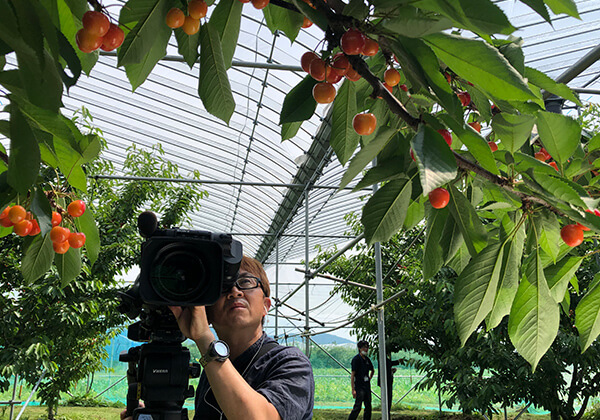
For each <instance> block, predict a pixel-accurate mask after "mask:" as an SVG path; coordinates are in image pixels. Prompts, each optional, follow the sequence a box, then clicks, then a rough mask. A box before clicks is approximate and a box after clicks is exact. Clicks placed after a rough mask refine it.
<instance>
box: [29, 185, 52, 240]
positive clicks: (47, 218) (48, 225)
mask: <svg viewBox="0 0 600 420" xmlns="http://www.w3.org/2000/svg"><path fill="white" fill-rule="evenodd" d="M31 212H32V213H33V214H34V215H35V216H36V218H37V221H38V225H39V226H40V229H41V231H42V232H41V234H42V235H46V234H47V233H49V232H50V229H52V208H51V207H50V202H49V201H48V198H47V197H46V194H45V193H44V190H43V189H41V188H36V189H35V192H34V194H33V198H32V200H31Z"/></svg>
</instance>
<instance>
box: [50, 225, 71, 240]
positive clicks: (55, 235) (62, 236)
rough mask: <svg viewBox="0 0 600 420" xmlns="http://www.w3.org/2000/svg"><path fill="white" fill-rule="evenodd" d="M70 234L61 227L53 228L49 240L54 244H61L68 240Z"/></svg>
mask: <svg viewBox="0 0 600 420" xmlns="http://www.w3.org/2000/svg"><path fill="white" fill-rule="evenodd" d="M70 234H71V232H70V231H69V229H67V228H64V227H61V226H55V227H53V228H52V230H51V231H50V240H51V241H52V242H54V243H62V242H65V241H66V240H67V239H69V235H70Z"/></svg>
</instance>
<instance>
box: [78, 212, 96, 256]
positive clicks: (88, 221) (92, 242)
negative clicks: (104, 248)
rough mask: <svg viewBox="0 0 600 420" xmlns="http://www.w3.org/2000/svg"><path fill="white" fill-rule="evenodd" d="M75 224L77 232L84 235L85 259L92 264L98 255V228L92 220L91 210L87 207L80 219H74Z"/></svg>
mask: <svg viewBox="0 0 600 420" xmlns="http://www.w3.org/2000/svg"><path fill="white" fill-rule="evenodd" d="M75 224H76V225H77V230H78V231H79V232H83V233H84V234H85V245H84V246H85V249H86V251H87V257H88V258H89V260H90V264H94V263H95V262H96V260H97V259H98V254H99V253H100V233H99V232H98V226H97V225H96V221H95V220H94V214H93V213H92V209H91V208H89V207H88V208H87V209H86V211H85V212H84V213H83V214H82V215H81V216H80V217H78V218H76V219H75Z"/></svg>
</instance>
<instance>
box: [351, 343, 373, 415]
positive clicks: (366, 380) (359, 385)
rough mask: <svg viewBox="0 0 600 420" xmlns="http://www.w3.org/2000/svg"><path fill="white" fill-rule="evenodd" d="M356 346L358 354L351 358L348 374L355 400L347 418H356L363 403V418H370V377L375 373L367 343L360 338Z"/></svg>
mask: <svg viewBox="0 0 600 420" xmlns="http://www.w3.org/2000/svg"><path fill="white" fill-rule="evenodd" d="M356 346H357V347H358V354H357V355H356V356H354V358H353V359H352V373H351V374H350V383H351V385H352V398H354V399H355V401H354V407H353V408H352V411H351V412H350V416H349V417H348V420H354V419H356V418H358V414H359V413H360V410H361V407H362V404H363V403H364V404H365V413H364V415H363V419H364V420H371V378H372V377H373V374H374V373H375V369H373V363H371V359H369V357H368V356H367V354H368V352H369V343H367V342H366V341H365V340H361V341H359V342H358V343H357V345H356Z"/></svg>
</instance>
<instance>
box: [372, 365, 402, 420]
mask: <svg viewBox="0 0 600 420" xmlns="http://www.w3.org/2000/svg"><path fill="white" fill-rule="evenodd" d="M399 364H400V360H393V361H392V359H391V357H390V355H389V354H388V355H387V356H386V358H385V373H386V379H387V404H388V418H390V414H391V412H392V386H393V385H394V373H396V368H395V367H393V366H398V365H399ZM381 366H382V363H380V364H379V367H378V372H377V386H378V387H380V388H381Z"/></svg>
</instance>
